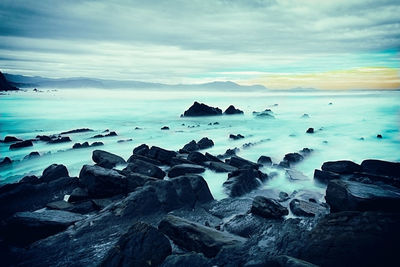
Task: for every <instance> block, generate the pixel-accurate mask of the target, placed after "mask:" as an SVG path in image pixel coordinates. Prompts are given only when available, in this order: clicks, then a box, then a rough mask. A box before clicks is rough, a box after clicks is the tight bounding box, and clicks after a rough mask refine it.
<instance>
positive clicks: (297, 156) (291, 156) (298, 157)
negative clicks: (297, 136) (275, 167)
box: [283, 152, 304, 165]
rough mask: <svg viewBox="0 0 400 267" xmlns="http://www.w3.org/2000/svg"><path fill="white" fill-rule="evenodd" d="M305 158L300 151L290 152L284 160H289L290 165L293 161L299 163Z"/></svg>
mask: <svg viewBox="0 0 400 267" xmlns="http://www.w3.org/2000/svg"><path fill="white" fill-rule="evenodd" d="M303 159H304V157H303V156H302V155H300V154H299V153H296V152H295V153H288V154H286V155H285V157H284V158H283V160H284V161H287V162H288V163H289V165H290V164H291V163H297V162H300V161H302V160H303Z"/></svg>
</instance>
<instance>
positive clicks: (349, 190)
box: [325, 180, 400, 212]
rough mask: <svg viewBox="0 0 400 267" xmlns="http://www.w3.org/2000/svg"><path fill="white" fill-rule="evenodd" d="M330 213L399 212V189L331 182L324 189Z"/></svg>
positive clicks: (337, 181)
mask: <svg viewBox="0 0 400 267" xmlns="http://www.w3.org/2000/svg"><path fill="white" fill-rule="evenodd" d="M325 199H326V202H327V203H328V204H329V205H330V207H331V211H333V212H335V211H351V210H355V211H367V210H380V211H400V189H398V188H396V187H392V186H378V185H372V184H364V183H359V182H352V181H342V180H333V181H331V182H329V184H328V187H327V189H326V196H325Z"/></svg>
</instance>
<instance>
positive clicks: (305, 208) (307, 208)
mask: <svg viewBox="0 0 400 267" xmlns="http://www.w3.org/2000/svg"><path fill="white" fill-rule="evenodd" d="M289 207H290V210H291V211H292V213H293V214H294V215H297V216H306V217H308V216H311V217H313V216H316V215H320V214H325V213H327V209H326V208H324V207H323V206H321V205H319V204H318V203H314V202H310V201H304V200H300V199H293V200H292V201H290V203H289Z"/></svg>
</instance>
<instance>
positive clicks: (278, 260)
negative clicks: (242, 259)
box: [245, 255, 318, 267]
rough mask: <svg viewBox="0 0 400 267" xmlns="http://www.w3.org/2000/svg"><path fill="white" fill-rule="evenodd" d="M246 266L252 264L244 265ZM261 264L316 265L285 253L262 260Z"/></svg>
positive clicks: (289, 266)
mask: <svg viewBox="0 0 400 267" xmlns="http://www.w3.org/2000/svg"><path fill="white" fill-rule="evenodd" d="M245 266H246V267H250V266H254V265H245ZM263 266H276V267H318V266H317V265H315V264H312V263H309V262H307V261H304V260H300V259H297V258H293V257H290V256H287V255H279V256H273V257H270V258H269V259H267V261H266V262H263Z"/></svg>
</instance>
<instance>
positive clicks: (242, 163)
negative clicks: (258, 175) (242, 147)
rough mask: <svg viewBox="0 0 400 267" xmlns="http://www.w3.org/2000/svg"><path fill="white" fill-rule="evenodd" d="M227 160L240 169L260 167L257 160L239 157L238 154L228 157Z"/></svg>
mask: <svg viewBox="0 0 400 267" xmlns="http://www.w3.org/2000/svg"><path fill="white" fill-rule="evenodd" d="M225 162H226V163H227V164H229V165H231V166H234V167H236V168H238V169H245V168H253V169H258V167H259V166H258V164H257V163H255V162H251V161H249V160H247V159H244V158H241V157H238V156H233V157H231V158H230V159H226V160H225Z"/></svg>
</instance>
